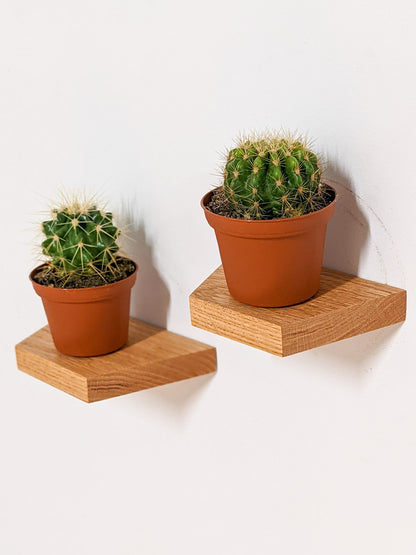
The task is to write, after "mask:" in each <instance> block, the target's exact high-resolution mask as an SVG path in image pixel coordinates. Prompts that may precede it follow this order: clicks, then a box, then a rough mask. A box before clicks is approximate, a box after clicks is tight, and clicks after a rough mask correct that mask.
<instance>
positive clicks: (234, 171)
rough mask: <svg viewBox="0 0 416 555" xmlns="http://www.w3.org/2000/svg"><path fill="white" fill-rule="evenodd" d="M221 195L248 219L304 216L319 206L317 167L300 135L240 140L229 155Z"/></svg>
mask: <svg viewBox="0 0 416 555" xmlns="http://www.w3.org/2000/svg"><path fill="white" fill-rule="evenodd" d="M224 193H225V196H226V199H227V201H228V204H229V206H230V209H231V210H233V211H234V213H236V214H238V215H239V216H240V217H243V218H246V219H271V218H287V217H293V216H300V215H303V214H308V213H309V212H313V211H314V210H316V209H317V208H319V207H322V205H323V194H324V186H323V185H322V184H321V165H320V162H319V160H318V157H317V156H316V154H314V153H313V152H312V151H311V150H310V147H309V145H308V144H307V142H306V141H305V140H304V139H303V138H302V137H296V136H293V135H289V134H287V133H286V134H285V133H264V134H261V135H256V136H252V137H242V138H240V139H238V140H237V145H236V148H233V149H232V150H231V151H230V152H229V154H228V156H227V160H226V164H225V168H224Z"/></svg>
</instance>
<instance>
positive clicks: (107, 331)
mask: <svg viewBox="0 0 416 555" xmlns="http://www.w3.org/2000/svg"><path fill="white" fill-rule="evenodd" d="M42 231H43V233H44V236H45V237H44V240H43V242H42V252H43V254H44V255H45V256H46V258H47V260H46V262H45V263H44V264H42V265H41V266H38V267H37V268H35V269H34V270H33V271H32V272H31V274H30V279H31V282H32V285H33V287H34V289H35V291H36V293H37V294H38V295H39V296H40V297H41V299H42V302H43V306H44V309H45V312H46V316H47V319H48V323H49V327H50V331H51V334H52V338H53V341H54V343H55V346H56V348H57V350H58V351H59V352H61V353H62V354H65V355H70V356H81V357H88V356H97V355H104V354H107V353H110V352H112V351H116V350H117V349H119V348H120V347H122V346H123V345H124V344H125V343H126V341H127V337H128V325H129V314H130V293H131V288H132V287H133V285H134V283H135V280H136V275H137V265H136V264H135V263H134V262H133V261H132V260H129V259H126V258H123V257H120V256H119V255H118V251H119V246H118V244H117V240H118V239H119V237H120V230H119V229H118V228H117V227H116V226H115V225H114V223H113V216H112V214H111V213H110V212H106V211H104V210H100V209H98V208H97V206H96V204H95V203H93V202H88V201H82V202H78V201H71V202H70V203H65V204H63V205H62V206H60V207H59V208H54V209H53V210H52V213H51V218H50V219H49V220H46V221H44V222H43V223H42Z"/></svg>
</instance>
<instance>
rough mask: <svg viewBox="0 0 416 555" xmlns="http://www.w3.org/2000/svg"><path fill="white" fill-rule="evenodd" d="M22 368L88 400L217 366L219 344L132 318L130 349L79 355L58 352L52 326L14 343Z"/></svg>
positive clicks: (110, 395)
mask: <svg viewBox="0 0 416 555" xmlns="http://www.w3.org/2000/svg"><path fill="white" fill-rule="evenodd" d="M15 351H16V361H17V367H18V369H19V370H21V371H22V372H25V373H26V374H29V375H30V376H32V377H34V378H37V379H39V380H41V381H43V382H45V383H47V384H49V385H51V386H53V387H55V388H56V389H59V390H61V391H64V392H65V393H67V394H69V395H72V396H73V397H76V398H78V399H80V400H82V401H85V402H87V403H92V402H95V401H101V400H103V399H110V398H112V397H117V396H120V395H125V394H127V393H133V392H136V391H142V390H144V389H149V388H152V387H158V386H161V385H166V384H169V383H174V382H177V381H182V380H186V379H190V378H194V377H198V376H203V375H206V374H211V373H213V372H215V371H216V369H217V356H216V350H215V348H214V347H211V346H209V345H205V344H204V343H200V342H199V341H195V340H193V339H189V338H187V337H184V336H182V335H178V334H175V333H173V332H169V331H167V330H164V329H162V328H158V327H156V326H151V325H150V324H147V323H145V322H142V321H140V320H137V319H135V318H131V319H130V329H129V340H128V342H127V344H126V346H125V347H123V348H122V349H120V350H119V351H116V352H115V353H110V354H108V355H104V356H98V357H89V358H77V357H68V356H65V355H62V354H60V353H58V351H56V349H55V346H54V345H53V341H52V337H51V335H50V332H49V329H48V327H47V326H46V327H44V328H42V329H40V330H38V331H37V332H36V333H34V334H32V335H31V336H29V337H27V338H26V339H24V340H23V341H21V342H20V343H18V344H17V345H16V347H15Z"/></svg>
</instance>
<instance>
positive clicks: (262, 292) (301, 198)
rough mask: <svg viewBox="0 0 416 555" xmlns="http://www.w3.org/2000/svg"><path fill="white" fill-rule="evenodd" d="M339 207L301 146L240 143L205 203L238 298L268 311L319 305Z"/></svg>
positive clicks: (290, 140) (270, 139)
mask: <svg viewBox="0 0 416 555" xmlns="http://www.w3.org/2000/svg"><path fill="white" fill-rule="evenodd" d="M335 200H336V193H335V190H334V189H333V188H332V187H330V186H328V185H325V184H323V183H322V181H321V165H320V163H319V160H318V157H317V156H316V155H315V154H314V153H313V152H312V151H311V150H310V148H309V146H308V145H307V143H306V142H305V141H303V140H302V139H301V138H299V137H294V136H289V135H288V134H285V135H282V134H264V135H258V136H256V137H254V138H243V139H240V140H239V142H238V143H237V146H236V148H234V149H232V150H231V151H230V152H229V153H228V155H227V159H226V163H225V168H224V182H223V184H222V185H221V187H219V188H217V189H216V190H214V191H211V192H210V193H208V194H206V195H205V196H204V197H203V199H202V201H201V205H202V207H203V209H204V213H205V216H206V219H207V221H208V223H209V224H210V226H211V227H213V228H214V230H215V234H216V238H217V242H218V247H219V251H220V256H221V260H222V264H223V268H224V273H225V278H226V281H227V286H228V289H229V292H230V294H231V296H232V297H233V298H234V299H236V300H237V301H240V302H242V303H245V304H248V305H253V306H260V307H282V306H288V305H293V304H297V303H300V302H303V301H305V300H307V299H309V298H310V297H312V296H313V295H314V294H315V293H316V292H317V290H318V288H319V281H320V274H321V266H322V258H323V252H324V245H325V234H326V228H327V224H328V222H329V220H330V218H331V217H332V215H333V213H334V209H335Z"/></svg>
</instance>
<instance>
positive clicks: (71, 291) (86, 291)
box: [29, 257, 139, 295]
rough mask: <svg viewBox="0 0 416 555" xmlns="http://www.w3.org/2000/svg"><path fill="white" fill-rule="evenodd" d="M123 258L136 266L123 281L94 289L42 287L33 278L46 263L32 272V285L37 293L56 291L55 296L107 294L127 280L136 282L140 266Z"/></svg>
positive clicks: (30, 275)
mask: <svg viewBox="0 0 416 555" xmlns="http://www.w3.org/2000/svg"><path fill="white" fill-rule="evenodd" d="M123 258H124V259H125V260H128V261H130V262H132V263H133V264H134V267H135V269H134V272H133V273H131V274H130V275H129V276H127V277H125V278H123V279H119V280H118V281H114V282H113V283H105V284H104V285H95V286H93V287H68V288H65V287H49V286H48V285H42V284H41V283H37V282H36V281H35V280H34V279H33V278H34V276H35V275H36V274H37V273H38V272H39V271H40V270H41V269H42V268H43V267H45V266H46V262H44V263H43V264H40V265H39V266H36V268H34V269H33V270H32V271H31V272H30V274H29V279H30V281H31V282H32V285H33V287H34V288H35V290H36V291H39V292H45V293H46V292H51V291H54V292H55V295H57V294H59V292H62V294H65V295H75V294H77V293H78V294H79V293H80V292H82V293H81V294H83V295H88V294H89V293H91V292H93V291H96V292H103V293H105V292H106V291H108V290H109V289H113V288H114V286H117V285H122V284H124V283H125V282H126V281H127V280H132V279H133V282H134V281H135V280H136V275H137V271H138V269H139V266H138V264H136V262H135V261H134V260H132V259H131V258H127V257H123Z"/></svg>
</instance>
